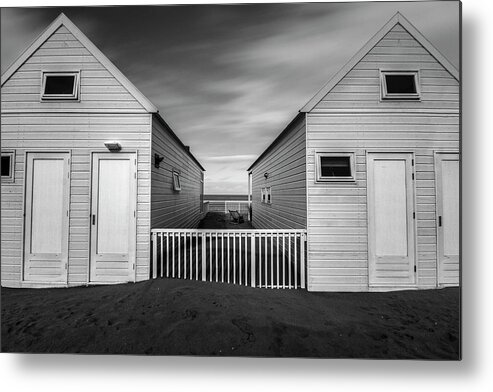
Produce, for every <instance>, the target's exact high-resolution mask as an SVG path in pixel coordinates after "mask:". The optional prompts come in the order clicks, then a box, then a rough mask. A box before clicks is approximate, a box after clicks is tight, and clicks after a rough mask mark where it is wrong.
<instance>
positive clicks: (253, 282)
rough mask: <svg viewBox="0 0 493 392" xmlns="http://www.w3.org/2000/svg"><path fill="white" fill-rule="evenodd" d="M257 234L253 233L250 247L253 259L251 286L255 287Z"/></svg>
mask: <svg viewBox="0 0 493 392" xmlns="http://www.w3.org/2000/svg"><path fill="white" fill-rule="evenodd" d="M255 239H256V238H255V233H252V236H251V246H250V252H251V253H250V254H251V255H252V257H251V263H252V265H251V267H250V272H251V274H252V276H251V286H252V287H255Z"/></svg>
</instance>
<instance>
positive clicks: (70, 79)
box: [45, 75, 75, 95]
mask: <svg viewBox="0 0 493 392" xmlns="http://www.w3.org/2000/svg"><path fill="white" fill-rule="evenodd" d="M74 83H75V76H73V75H71V76H66V75H63V76H54V75H51V76H46V84H45V94H46V95H61V94H64V95H67V94H68V95H71V94H73V93H74Z"/></svg>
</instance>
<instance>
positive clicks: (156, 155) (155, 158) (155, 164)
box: [154, 154, 164, 169]
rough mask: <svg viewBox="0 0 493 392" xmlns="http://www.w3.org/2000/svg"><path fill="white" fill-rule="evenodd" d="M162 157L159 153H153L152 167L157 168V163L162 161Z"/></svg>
mask: <svg viewBox="0 0 493 392" xmlns="http://www.w3.org/2000/svg"><path fill="white" fill-rule="evenodd" d="M163 159H164V157H160V156H159V154H154V167H155V168H157V169H159V164H160V163H161V162H162V161H163Z"/></svg>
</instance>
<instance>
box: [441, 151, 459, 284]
mask: <svg viewBox="0 0 493 392" xmlns="http://www.w3.org/2000/svg"><path fill="white" fill-rule="evenodd" d="M435 170H436V198H437V217H436V222H437V254H438V255H437V256H438V284H440V285H457V284H459V230H460V221H459V154H453V153H437V154H436V155H435Z"/></svg>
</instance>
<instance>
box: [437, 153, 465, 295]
mask: <svg viewBox="0 0 493 392" xmlns="http://www.w3.org/2000/svg"><path fill="white" fill-rule="evenodd" d="M455 155H456V156H457V160H458V162H459V210H460V205H461V202H462V200H461V197H460V168H461V154H460V151H459V150H453V149H450V150H434V151H433V165H434V169H435V170H434V172H435V177H434V180H435V229H436V282H435V283H436V287H437V288H443V287H456V286H460V276H461V273H462V271H461V268H462V258H461V250H462V249H461V248H462V243H461V242H460V241H459V255H458V264H459V282H458V283H457V284H449V283H440V280H441V279H442V278H443V271H442V268H441V263H440V257H441V256H442V249H441V244H442V241H443V226H442V227H440V226H438V223H439V222H438V219H439V218H438V217H439V216H441V215H443V201H442V199H440V195H441V194H442V186H441V181H440V180H441V176H442V168H441V166H440V165H439V163H440V161H443V160H444V159H443V158H444V156H455ZM449 160H455V159H449ZM459 223H460V224H462V219H460V215H459Z"/></svg>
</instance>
